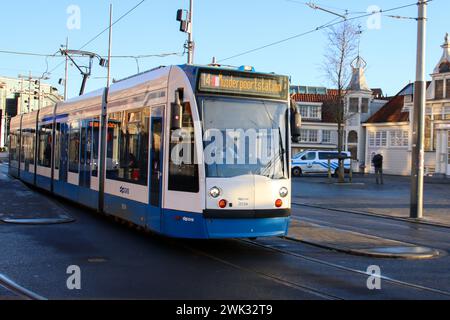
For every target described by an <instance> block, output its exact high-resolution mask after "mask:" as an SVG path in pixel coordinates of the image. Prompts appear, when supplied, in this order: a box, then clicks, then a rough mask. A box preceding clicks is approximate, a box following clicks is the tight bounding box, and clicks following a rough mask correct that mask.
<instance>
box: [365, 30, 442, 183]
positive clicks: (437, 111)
mask: <svg viewBox="0 0 450 320" xmlns="http://www.w3.org/2000/svg"><path fill="white" fill-rule="evenodd" d="M442 49H443V54H442V57H441V59H440V60H439V62H438V63H437V65H436V67H435V69H434V70H433V73H432V74H431V81H430V82H428V83H427V94H426V97H427V100H426V112H425V157H424V162H425V174H427V175H439V176H450V43H449V38H448V35H446V37H445V42H444V44H443V45H442ZM413 111H414V85H413V84H409V85H407V86H406V87H405V88H403V89H402V90H401V91H400V92H399V93H398V94H397V95H396V96H395V97H393V98H392V99H391V100H390V101H389V102H388V104H386V105H385V106H384V107H383V108H381V109H380V111H379V112H377V113H376V114H374V115H373V116H372V117H371V118H370V119H368V121H367V122H366V123H365V124H364V127H365V128H366V130H367V132H368V135H367V138H366V143H367V148H366V161H369V160H370V159H371V156H372V155H373V154H374V153H382V154H383V156H384V170H385V172H386V173H388V174H396V175H410V174H411V140H412V130H413V128H412V121H411V119H412V118H413ZM371 171H373V168H367V169H366V172H371Z"/></svg>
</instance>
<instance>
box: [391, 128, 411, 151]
mask: <svg viewBox="0 0 450 320" xmlns="http://www.w3.org/2000/svg"><path fill="white" fill-rule="evenodd" d="M390 144H391V147H407V146H408V145H409V133H408V131H407V130H394V131H391V132H390Z"/></svg>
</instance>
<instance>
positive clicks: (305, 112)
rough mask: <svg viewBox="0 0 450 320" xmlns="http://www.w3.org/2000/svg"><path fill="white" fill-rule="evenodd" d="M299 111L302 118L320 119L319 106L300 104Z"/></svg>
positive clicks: (320, 110)
mask: <svg viewBox="0 0 450 320" xmlns="http://www.w3.org/2000/svg"><path fill="white" fill-rule="evenodd" d="M299 111H300V114H301V116H302V118H303V119H313V120H320V119H322V108H321V107H319V106H308V105H300V106H299Z"/></svg>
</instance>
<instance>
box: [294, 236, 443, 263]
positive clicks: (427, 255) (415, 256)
mask: <svg viewBox="0 0 450 320" xmlns="http://www.w3.org/2000/svg"><path fill="white" fill-rule="evenodd" d="M285 238H286V239H288V240H291V241H296V242H301V243H306V244H309V245H312V246H316V247H319V248H323V249H327V250H334V251H338V252H342V253H346V254H351V255H355V256H363V257H371V258H388V259H405V260H425V259H432V258H437V257H442V256H443V254H442V253H441V252H440V251H438V250H436V249H429V250H430V252H429V253H423V254H389V253H382V252H375V251H369V250H363V249H345V248H342V247H337V246H335V247H332V246H327V245H324V244H320V243H317V242H312V241H307V240H300V239H297V238H293V237H290V236H286V237H285Z"/></svg>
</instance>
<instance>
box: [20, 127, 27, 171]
mask: <svg viewBox="0 0 450 320" xmlns="http://www.w3.org/2000/svg"><path fill="white" fill-rule="evenodd" d="M25 135H26V132H25V131H24V130H22V133H21V138H22V141H21V142H20V163H25Z"/></svg>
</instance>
